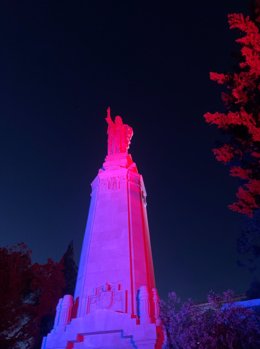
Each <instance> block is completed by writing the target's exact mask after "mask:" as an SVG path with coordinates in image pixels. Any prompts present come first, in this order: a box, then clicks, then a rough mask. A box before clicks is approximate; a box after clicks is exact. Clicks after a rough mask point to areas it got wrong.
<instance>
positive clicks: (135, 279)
mask: <svg viewBox="0 0 260 349" xmlns="http://www.w3.org/2000/svg"><path fill="white" fill-rule="evenodd" d="M106 121H107V124H108V154H107V156H106V159H105V162H104V164H103V167H102V169H101V170H99V173H98V175H97V177H96V178H95V179H94V181H93V182H92V194H91V204H90V209H89V215H88V221H87V227H86V232H85V237H84V242H83V246H82V252H81V260H80V266H79V273H78V279H77V284H76V290H75V294H74V298H73V297H72V296H70V295H66V296H64V297H63V298H62V299H61V300H60V301H59V303H58V305H57V313H56V318H55V325H54V328H53V330H52V331H51V332H50V333H49V335H48V336H47V337H46V338H44V340H43V344H42V349H54V348H55V349H56V348H57V349H58V348H59V349H72V348H73V349H81V348H84V349H85V348H89V349H90V348H96V349H97V348H106V349H108V348H109V349H117V348H118V349H120V348H122V349H124V348H126V349H130V348H138V349H139V348H140V349H152V348H153V349H161V348H163V346H164V345H163V342H164V336H163V331H162V327H161V324H160V318H159V304H158V301H159V298H158V294H157V290H156V286H155V280H154V270H153V260H152V253H151V245H150V236H149V228H148V221H147V211H146V191H145V187H144V182H143V178H142V176H141V175H140V174H139V173H138V170H137V167H136V164H135V163H134V162H133V160H132V157H131V155H130V154H128V148H129V145H130V141H131V138H132V135H133V130H132V128H131V127H130V126H128V125H126V124H124V123H123V121H122V118H121V117H119V116H117V117H116V118H115V121H113V120H112V118H111V115H110V109H108V111H107V118H106Z"/></svg>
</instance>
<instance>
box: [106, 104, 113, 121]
mask: <svg viewBox="0 0 260 349" xmlns="http://www.w3.org/2000/svg"><path fill="white" fill-rule="evenodd" d="M106 122H107V123H108V125H113V124H114V123H113V120H112V119H111V109H110V107H108V108H107V117H106Z"/></svg>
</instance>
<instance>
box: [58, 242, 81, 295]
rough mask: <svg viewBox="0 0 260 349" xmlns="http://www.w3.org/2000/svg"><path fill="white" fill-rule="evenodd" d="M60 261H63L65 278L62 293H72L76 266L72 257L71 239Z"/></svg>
mask: <svg viewBox="0 0 260 349" xmlns="http://www.w3.org/2000/svg"><path fill="white" fill-rule="evenodd" d="M61 263H63V273H64V278H65V289H64V294H71V295H73V294H74V290H75V286H76V280H77V273H78V267H77V264H76V262H75V258H74V246H73V241H71V242H70V243H69V245H68V247H67V250H66V252H65V253H64V255H63V257H62V259H61Z"/></svg>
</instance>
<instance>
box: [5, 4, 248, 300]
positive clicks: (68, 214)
mask: <svg viewBox="0 0 260 349" xmlns="http://www.w3.org/2000/svg"><path fill="white" fill-rule="evenodd" d="M159 3H160V2H159V1H157V2H156V3H155V4H153V2H149V3H147V4H145V2H142V1H137V2H134V1H120V2H119V1H118V2H114V1H86V0H85V1H77V0H75V1H68V0H63V1H56V0H50V1H48V0H45V1H40V0H38V1H35V0H34V1H18V0H8V1H7V0H5V1H2V2H1V5H0V7H1V9H0V33H1V34H0V48H1V54H0V115H1V118H0V132H1V134H0V152H1V171H0V206H1V208H0V215H1V216H0V218H1V219H0V232H1V234H0V245H2V246H3V245H7V244H14V243H16V242H20V241H23V242H25V243H27V244H28V246H29V247H30V248H31V249H32V250H33V258H34V260H35V261H39V262H44V261H46V259H47V258H48V257H51V258H53V259H55V260H58V259H59V258H60V257H61V256H62V254H63V253H64V251H65V249H66V247H67V245H68V243H69V242H70V241H71V240H72V239H73V240H74V244H75V250H76V256H77V259H78V258H79V254H80V248H81V243H82V239H83V234H84V229H85V223H86V218H87V213H88V206H89V200H90V182H91V181H92V180H93V179H94V177H95V175H96V174H97V171H98V169H99V168H100V167H101V166H102V163H103V160H104V157H105V155H106V124H105V121H104V117H105V110H106V107H107V106H108V105H110V106H111V108H112V113H113V115H116V114H120V115H122V116H123V118H124V121H125V122H126V123H128V124H129V125H131V126H132V127H133V128H134V133H135V134H134V138H133V140H132V146H131V154H132V156H133V158H134V160H135V162H136V163H137V165H138V168H139V171H140V173H142V174H143V176H144V181H145V185H146V189H147V192H148V215H149V223H150V234H151V240H152V249H153V256H154V265H155V272H156V280H157V286H158V288H159V292H160V293H161V295H162V296H165V295H166V294H167V293H168V292H169V291H170V290H175V291H176V292H177V293H178V294H179V295H180V296H181V297H182V298H184V299H185V298H187V297H192V298H194V299H196V300H202V299H205V297H206V294H207V293H208V291H209V290H211V289H213V290H215V291H217V292H221V291H223V290H225V289H228V288H231V289H234V290H235V291H236V292H237V293H241V292H244V291H245V290H246V288H247V287H248V284H249V281H250V277H251V275H250V274H249V273H248V272H247V271H245V270H243V269H241V268H239V267H238V266H237V265H236V260H237V253H236V238H237V236H238V234H239V232H240V229H241V221H242V219H241V217H240V216H239V215H238V214H235V213H232V212H230V211H229V210H228V209H227V205H228V204H229V203H231V202H232V201H233V200H234V195H235V190H236V187H237V185H238V182H236V181H235V179H234V178H230V177H229V176H228V169H227V168H225V167H224V166H222V165H221V164H219V163H217V162H216V161H215V160H214V157H213V155H212V152H211V148H212V147H214V145H216V142H217V141H218V140H220V134H219V132H218V131H217V130H215V129H214V127H209V126H208V125H206V124H205V123H204V121H203V117H202V115H203V114H204V113H205V112H207V111H217V110H221V109H222V108H223V107H222V104H221V101H220V91H221V89H220V88H219V87H218V86H217V85H216V84H214V83H213V82H211V81H210V80H209V71H212V70H213V71H219V72H222V71H226V70H228V69H230V68H232V66H233V59H232V57H231V53H232V50H234V49H236V46H234V45H233V41H234V39H235V38H236V34H235V33H233V32H230V31H229V29H228V25H227V14H228V13H229V12H239V11H244V10H245V9H246V4H247V1H243V0H239V1H238V0H218V1H205V0H202V1H201V0H197V1H191V0H188V1H183V2H182V1H179V2H175V1H168V2H166V4H161V5H160V4H159ZM167 3H168V4H167Z"/></svg>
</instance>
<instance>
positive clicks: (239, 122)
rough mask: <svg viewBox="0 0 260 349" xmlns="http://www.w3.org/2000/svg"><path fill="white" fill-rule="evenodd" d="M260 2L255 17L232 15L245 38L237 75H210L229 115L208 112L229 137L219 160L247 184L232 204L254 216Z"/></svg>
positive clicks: (259, 177) (259, 170) (259, 150)
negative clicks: (220, 87)
mask: <svg viewBox="0 0 260 349" xmlns="http://www.w3.org/2000/svg"><path fill="white" fill-rule="evenodd" d="M259 4H260V2H259V1H258V0H257V1H255V2H254V17H253V18H251V19H250V18H249V17H248V16H244V15H243V14H241V13H233V14H230V15H228V23H229V27H230V29H238V30H239V31H240V32H242V33H243V36H242V37H240V38H238V39H237V40H236V42H237V43H238V44H239V45H240V59H239V62H238V63H237V66H236V69H235V71H234V72H230V73H225V74H223V73H215V72H211V73H210V79H211V80H213V81H216V82H217V83H218V84H220V85H224V86H225V88H226V89H225V92H223V93H222V100H223V103H224V106H225V108H226V112H225V113H221V112H215V113H206V114H205V115H204V118H205V120H206V122H207V123H209V124H214V125H216V126H217V127H218V128H219V129H221V130H222V131H223V133H224V134H225V135H226V137H227V141H226V142H225V143H224V144H222V145H221V146H220V147H218V148H215V149H213V153H214V155H215V157H216V159H217V161H220V162H222V163H224V164H227V165H229V168H230V175H231V176H233V177H238V178H240V179H241V180H242V181H243V184H242V185H241V186H240V187H239V188H238V190H237V193H236V196H237V201H236V202H234V203H233V204H231V205H229V208H230V209H231V210H233V211H235V212H239V213H242V214H246V215H248V216H250V217H252V216H253V214H254V212H255V211H256V210H257V209H259V208H260V33H259V28H260V15H259V14H260V12H259V9H260V5H259Z"/></svg>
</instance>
